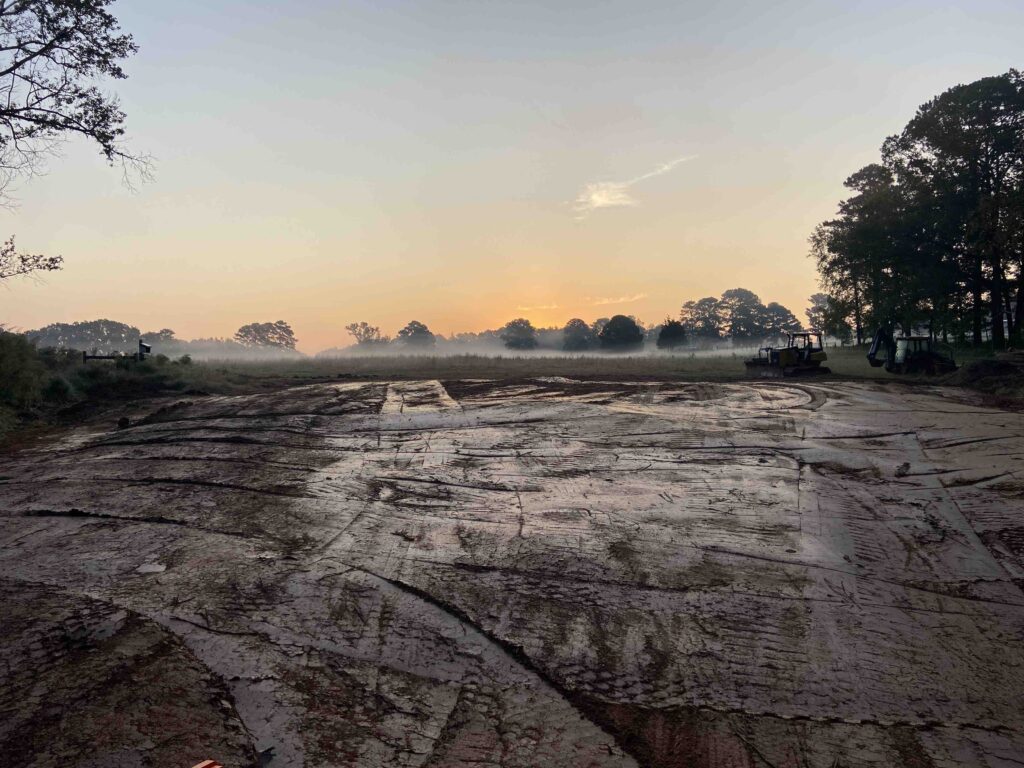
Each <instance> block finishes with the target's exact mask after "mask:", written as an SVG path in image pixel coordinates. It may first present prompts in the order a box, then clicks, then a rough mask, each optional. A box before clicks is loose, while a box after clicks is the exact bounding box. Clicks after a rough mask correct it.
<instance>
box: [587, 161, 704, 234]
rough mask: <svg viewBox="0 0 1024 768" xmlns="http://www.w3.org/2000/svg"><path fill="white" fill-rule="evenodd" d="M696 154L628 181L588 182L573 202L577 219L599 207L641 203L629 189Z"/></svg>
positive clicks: (626, 205) (669, 169) (660, 174)
mask: <svg viewBox="0 0 1024 768" xmlns="http://www.w3.org/2000/svg"><path fill="white" fill-rule="evenodd" d="M695 157H696V155H687V156H685V157H678V158H676V159H675V160H670V161H669V162H667V163H662V164H661V165H659V166H658V167H657V168H655V169H654V170H653V171H648V172H647V173H642V174H640V175H639V176H636V177H634V178H632V179H628V180H627V181H595V182H592V183H590V184H587V185H585V186H584V187H583V189H582V190H580V193H579V195H577V196H576V200H575V201H574V203H573V210H574V211H576V220H577V221H582V220H583V219H585V218H586V217H587V216H588V215H589V214H590V213H591V212H593V211H596V210H598V209H599V208H625V207H635V206H638V205H640V202H639V201H638V200H637V199H636V198H635V197H633V196H632V195H631V194H630V192H629V190H630V188H631V187H633V186H634V185H636V184H639V183H640V182H641V181H646V180H647V179H653V178H654V177H655V176H662V175H663V174H666V173H668V172H669V171H671V170H672V169H673V168H675V167H676V166H678V165H681V164H682V163H685V162H686V161H687V160H693V159H694V158H695Z"/></svg>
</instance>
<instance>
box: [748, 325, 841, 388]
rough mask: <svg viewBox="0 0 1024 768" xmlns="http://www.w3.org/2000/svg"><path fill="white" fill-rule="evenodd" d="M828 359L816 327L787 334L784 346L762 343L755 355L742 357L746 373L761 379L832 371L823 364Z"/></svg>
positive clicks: (818, 374) (819, 374) (820, 373)
mask: <svg viewBox="0 0 1024 768" xmlns="http://www.w3.org/2000/svg"><path fill="white" fill-rule="evenodd" d="M827 359H828V355H826V354H825V347H824V346H822V343H821V333H820V332H819V331H797V332H795V333H790V334H787V338H786V345H785V346H783V347H761V348H760V349H759V350H758V351H757V357H753V358H751V359H750V360H746V361H744V363H743V364H744V365H745V366H747V374H748V375H750V376H756V377H758V378H764V379H778V378H782V377H790V376H821V375H824V374H826V373H832V371H831V369H829V368H828V367H826V366H824V365H822V363H823V362H825V361H826V360H827Z"/></svg>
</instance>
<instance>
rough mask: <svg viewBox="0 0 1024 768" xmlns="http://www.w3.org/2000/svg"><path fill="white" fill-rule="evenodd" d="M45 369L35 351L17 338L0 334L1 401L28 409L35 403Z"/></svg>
mask: <svg viewBox="0 0 1024 768" xmlns="http://www.w3.org/2000/svg"><path fill="white" fill-rule="evenodd" d="M44 373H45V368H44V367H43V364H42V363H41V362H40V360H39V356H38V355H37V354H36V348H35V346H34V345H33V344H32V342H30V341H29V340H28V339H26V338H25V337H24V336H21V335H20V334H16V333H8V332H7V331H0V401H2V402H5V403H8V404H10V405H13V406H15V407H17V408H27V407H29V406H31V405H33V404H34V403H35V402H36V401H37V400H38V399H39V394H40V389H41V387H42V383H43V374H44Z"/></svg>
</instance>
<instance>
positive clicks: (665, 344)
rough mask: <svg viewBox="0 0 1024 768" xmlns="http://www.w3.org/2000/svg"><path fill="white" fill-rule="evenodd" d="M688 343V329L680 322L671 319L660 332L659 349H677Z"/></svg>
mask: <svg viewBox="0 0 1024 768" xmlns="http://www.w3.org/2000/svg"><path fill="white" fill-rule="evenodd" d="M685 343H686V328H684V327H683V324H682V323H681V322H679V321H678V320H673V319H671V318H669V317H666V318H665V322H664V323H662V324H661V330H659V331H658V341H657V345H658V349H677V348H679V347H681V346H683V345H684V344H685Z"/></svg>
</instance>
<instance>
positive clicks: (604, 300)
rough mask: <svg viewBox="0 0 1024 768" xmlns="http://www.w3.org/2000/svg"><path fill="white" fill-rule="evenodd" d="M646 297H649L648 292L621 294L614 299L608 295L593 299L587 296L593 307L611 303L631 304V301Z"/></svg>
mask: <svg viewBox="0 0 1024 768" xmlns="http://www.w3.org/2000/svg"><path fill="white" fill-rule="evenodd" d="M646 298H647V294H646V293H634V294H631V295H629V296H619V297H618V298H614V299H612V298H609V297H607V296H599V297H598V298H596V299H592V298H590V297H589V296H588V297H587V301H589V302H590V306H592V307H604V306H607V305H609V304H629V303H631V302H634V301H640V299H646Z"/></svg>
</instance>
